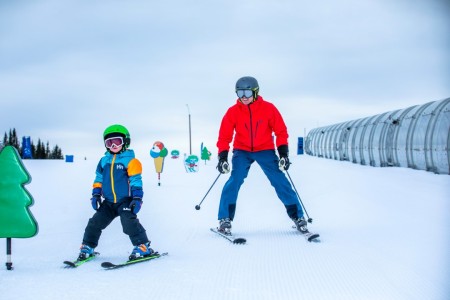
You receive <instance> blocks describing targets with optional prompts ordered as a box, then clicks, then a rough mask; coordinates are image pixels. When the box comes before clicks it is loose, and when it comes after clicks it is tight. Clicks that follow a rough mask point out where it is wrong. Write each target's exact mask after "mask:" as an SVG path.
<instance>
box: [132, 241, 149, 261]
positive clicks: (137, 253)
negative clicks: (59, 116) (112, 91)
mask: <svg viewBox="0 0 450 300" xmlns="http://www.w3.org/2000/svg"><path fill="white" fill-rule="evenodd" d="M153 253H155V251H153V249H152V248H150V242H147V243H145V244H140V245H137V246H135V247H134V248H133V251H132V252H131V255H130V257H129V258H128V259H129V260H135V259H138V258H142V257H146V256H150V255H152V254H153Z"/></svg>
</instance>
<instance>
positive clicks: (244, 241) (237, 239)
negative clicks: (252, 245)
mask: <svg viewBox="0 0 450 300" xmlns="http://www.w3.org/2000/svg"><path fill="white" fill-rule="evenodd" d="M245 243H247V240H246V239H244V238H235V239H234V240H233V244H241V245H243V244H245Z"/></svg>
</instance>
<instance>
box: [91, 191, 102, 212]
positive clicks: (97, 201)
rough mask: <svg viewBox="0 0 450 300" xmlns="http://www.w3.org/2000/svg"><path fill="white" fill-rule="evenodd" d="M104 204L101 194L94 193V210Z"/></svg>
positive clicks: (92, 203) (92, 201) (92, 200)
mask: <svg viewBox="0 0 450 300" xmlns="http://www.w3.org/2000/svg"><path fill="white" fill-rule="evenodd" d="M101 204H102V197H101V196H100V195H99V194H95V195H92V198H91V205H92V208H93V209H94V210H97V209H98V208H99V207H100V205H101Z"/></svg>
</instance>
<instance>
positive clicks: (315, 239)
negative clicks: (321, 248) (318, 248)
mask: <svg viewBox="0 0 450 300" xmlns="http://www.w3.org/2000/svg"><path fill="white" fill-rule="evenodd" d="M319 237H320V235H319V234H317V233H315V234H312V235H311V236H309V237H308V242H315V243H318V242H320V239H319Z"/></svg>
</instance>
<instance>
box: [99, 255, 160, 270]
mask: <svg viewBox="0 0 450 300" xmlns="http://www.w3.org/2000/svg"><path fill="white" fill-rule="evenodd" d="M167 254H169V253H168V252H164V253H158V252H155V253H153V254H152V255H150V256H146V257H142V258H137V259H133V260H127V261H125V262H122V263H119V264H113V263H112V262H108V261H107V262H103V263H102V267H103V268H105V269H107V270H113V269H118V268H123V267H128V266H131V265H135V264H138V263H141V262H145V261H149V260H153V259H156V258H160V257H161V256H165V255H167Z"/></svg>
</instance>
